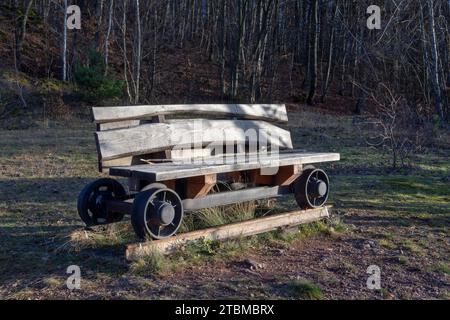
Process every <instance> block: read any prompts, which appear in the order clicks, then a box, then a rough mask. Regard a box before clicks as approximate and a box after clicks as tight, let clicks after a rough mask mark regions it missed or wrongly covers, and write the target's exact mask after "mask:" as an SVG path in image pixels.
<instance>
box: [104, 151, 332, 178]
mask: <svg viewBox="0 0 450 320" xmlns="http://www.w3.org/2000/svg"><path fill="white" fill-rule="evenodd" d="M339 159H340V156H339V153H310V152H304V151H300V150H290V151H288V152H281V153H279V154H275V155H263V154H259V155H247V156H246V157H245V158H244V156H240V155H239V154H235V155H231V156H226V157H206V158H195V159H193V161H192V163H183V162H164V163H154V164H139V165H132V166H123V167H112V168H110V169H109V173H110V175H112V176H120V177H133V178H138V179H144V180H149V181H166V180H171V179H179V178H188V177H196V176H201V175H207V174H215V173H227V172H234V171H244V170H252V169H259V168H273V167H282V166H289V165H306V164H313V163H321V162H329V161H338V160H339ZM219 160H222V161H220V163H219V164H217V162H218V161H219ZM214 161H216V164H215V163H214Z"/></svg>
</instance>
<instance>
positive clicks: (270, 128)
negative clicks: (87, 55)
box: [92, 104, 292, 171]
mask: <svg viewBox="0 0 450 320" xmlns="http://www.w3.org/2000/svg"><path fill="white" fill-rule="evenodd" d="M92 111H93V117H94V122H95V123H96V124H97V132H96V133H95V137H96V143H97V152H98V159H99V170H100V171H105V170H107V169H108V168H110V167H117V166H129V165H134V164H140V163H145V162H143V161H142V159H145V160H150V159H155V161H157V159H180V158H189V157H205V156H210V155H212V154H217V150H218V148H217V147H216V146H219V145H220V146H221V147H222V146H226V147H224V148H223V150H224V151H223V152H227V153H229V152H230V150H231V152H242V151H246V150H247V152H248V150H249V148H248V142H249V139H253V140H254V139H255V136H256V139H257V140H258V142H257V143H258V148H264V146H263V147H261V146H262V145H263V144H264V145H266V144H267V145H268V146H269V148H270V147H272V148H273V147H276V148H279V149H292V141H291V136H290V133H289V131H286V130H284V129H282V128H279V127H277V126H276V125H274V124H273V123H286V122H287V120H288V118H287V113H286V107H285V105H280V104H253V105H250V104H191V105H141V106H127V107H94V108H92ZM180 115H188V116H189V119H185V118H180ZM197 115H205V116H207V117H208V118H201V116H200V119H198V117H196V116H197ZM195 118H197V119H195ZM255 133H256V135H255ZM249 137H250V138H249ZM262 140H264V143H262ZM246 144H247V148H245V147H244V150H242V146H245V145H246ZM211 146H215V147H214V148H212V147H211ZM230 146H233V147H232V148H230ZM236 146H237V147H236ZM221 149H222V148H221Z"/></svg>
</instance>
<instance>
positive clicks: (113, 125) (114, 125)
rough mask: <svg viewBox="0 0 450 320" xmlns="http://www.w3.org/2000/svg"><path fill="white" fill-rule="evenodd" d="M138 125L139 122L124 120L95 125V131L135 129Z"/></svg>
mask: <svg viewBox="0 0 450 320" xmlns="http://www.w3.org/2000/svg"><path fill="white" fill-rule="evenodd" d="M140 124H141V121H140V120H124V121H117V122H105V123H97V131H105V130H114V129H124V128H132V127H137V126H138V125H140Z"/></svg>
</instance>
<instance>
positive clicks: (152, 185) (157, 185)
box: [141, 182, 167, 192]
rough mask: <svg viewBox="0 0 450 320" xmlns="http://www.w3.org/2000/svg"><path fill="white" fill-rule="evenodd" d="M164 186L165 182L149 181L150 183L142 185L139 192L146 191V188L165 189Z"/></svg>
mask: <svg viewBox="0 0 450 320" xmlns="http://www.w3.org/2000/svg"><path fill="white" fill-rule="evenodd" d="M165 188H167V187H166V185H165V184H163V183H159V182H153V183H150V184H148V185H146V186H145V187H143V188H142V189H141V192H142V191H147V190H152V189H165Z"/></svg>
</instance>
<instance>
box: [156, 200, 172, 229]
mask: <svg viewBox="0 0 450 320" xmlns="http://www.w3.org/2000/svg"><path fill="white" fill-rule="evenodd" d="M155 208H156V217H157V219H158V222H159V224H160V225H162V226H167V225H169V224H170V223H172V221H173V219H174V218H175V209H174V208H173V206H172V205H171V204H170V203H167V202H162V201H157V202H156V203H155Z"/></svg>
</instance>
